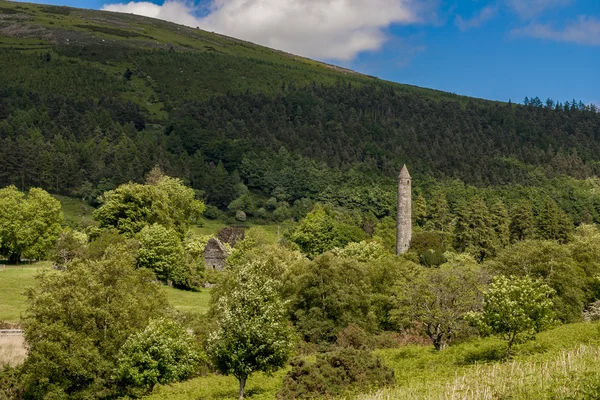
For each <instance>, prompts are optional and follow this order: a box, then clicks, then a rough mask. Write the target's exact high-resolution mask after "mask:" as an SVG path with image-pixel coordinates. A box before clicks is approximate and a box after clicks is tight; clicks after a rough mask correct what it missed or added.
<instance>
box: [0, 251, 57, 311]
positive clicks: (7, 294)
mask: <svg viewBox="0 0 600 400" xmlns="http://www.w3.org/2000/svg"><path fill="white" fill-rule="evenodd" d="M51 267H52V265H51V263H50V262H40V263H35V264H21V265H6V266H2V264H1V263H0V321H7V322H19V319H20V316H21V313H22V312H23V311H25V296H24V294H23V293H24V292H25V290H26V289H27V288H29V287H31V286H33V285H34V284H35V279H34V278H35V275H36V274H37V273H38V272H39V271H41V270H42V269H49V268H51Z"/></svg>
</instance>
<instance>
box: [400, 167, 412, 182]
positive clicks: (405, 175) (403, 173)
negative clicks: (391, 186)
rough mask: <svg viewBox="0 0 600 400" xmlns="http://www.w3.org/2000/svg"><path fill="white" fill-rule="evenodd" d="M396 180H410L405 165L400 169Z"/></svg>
mask: <svg viewBox="0 0 600 400" xmlns="http://www.w3.org/2000/svg"><path fill="white" fill-rule="evenodd" d="M398 179H410V174H409V173H408V168H406V164H404V166H403V167H402V170H401V171H400V175H399V176H398Z"/></svg>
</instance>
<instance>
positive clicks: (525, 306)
mask: <svg viewBox="0 0 600 400" xmlns="http://www.w3.org/2000/svg"><path fill="white" fill-rule="evenodd" d="M553 295H554V290H552V289H551V288H550V287H549V286H548V285H546V284H544V283H542V282H540V281H535V280H533V279H532V278H531V277H529V276H525V277H522V278H519V277H515V276H511V277H505V276H501V275H500V276H497V277H495V278H494V279H493V281H492V283H491V284H490V286H489V288H488V290H487V292H486V293H485V294H484V301H483V310H482V311H481V312H471V313H469V314H467V320H469V321H470V322H471V323H472V324H473V325H474V326H475V327H477V328H478V329H479V331H480V332H481V333H482V334H483V335H498V336H500V337H502V338H503V339H505V340H506V341H507V342H508V346H507V349H506V356H507V357H509V356H510V352H511V349H512V346H513V344H514V343H515V342H520V341H524V340H527V339H533V338H534V337H535V334H536V333H538V332H540V331H542V330H544V329H546V328H547V327H548V326H549V325H550V323H551V322H552V300H551V297H552V296H553Z"/></svg>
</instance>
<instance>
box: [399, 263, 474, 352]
mask: <svg viewBox="0 0 600 400" xmlns="http://www.w3.org/2000/svg"><path fill="white" fill-rule="evenodd" d="M447 258H448V261H447V262H446V263H445V264H443V265H441V266H440V267H439V268H432V269H423V270H422V271H421V273H420V274H419V275H418V276H416V278H415V279H412V280H409V281H407V282H405V284H404V285H401V286H399V287H398V290H399V292H398V294H397V296H398V298H399V299H400V306H401V309H400V310H402V309H404V310H406V311H405V312H407V313H408V314H409V315H410V316H411V320H412V321H416V322H419V324H420V325H421V326H422V327H423V330H424V331H425V334H427V336H428V337H429V338H430V339H431V342H432V343H433V345H434V347H435V348H436V350H443V349H444V348H445V347H446V346H447V345H448V344H449V343H450V342H452V341H453V340H454V339H456V338H457V337H461V336H464V335H465V334H466V333H467V331H468V329H467V328H468V324H467V322H466V321H465V315H466V314H467V313H468V312H471V311H477V310H479V309H480V308H481V305H482V300H483V298H482V289H483V287H484V285H485V278H484V275H483V274H482V272H481V268H480V267H479V266H478V265H477V263H476V262H475V260H474V259H473V258H472V257H471V256H469V255H466V254H463V255H452V254H448V255H447Z"/></svg>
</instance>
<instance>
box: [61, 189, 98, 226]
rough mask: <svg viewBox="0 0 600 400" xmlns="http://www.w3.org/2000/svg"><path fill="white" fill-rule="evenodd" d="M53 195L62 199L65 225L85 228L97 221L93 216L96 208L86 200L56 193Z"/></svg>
mask: <svg viewBox="0 0 600 400" xmlns="http://www.w3.org/2000/svg"><path fill="white" fill-rule="evenodd" d="M53 197H54V198H56V199H57V200H58V201H60V204H61V205H62V210H63V214H64V221H63V224H64V225H66V226H70V227H71V228H75V229H84V228H85V227H87V226H90V225H95V224H96V221H94V218H93V217H92V213H93V212H94V208H93V207H92V206H90V205H89V204H88V203H86V202H85V201H82V200H79V199H75V198H73V197H66V196H59V195H54V196H53Z"/></svg>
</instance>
